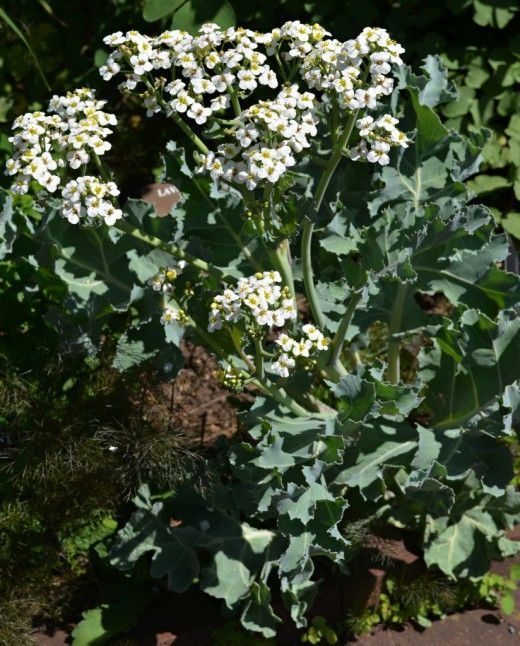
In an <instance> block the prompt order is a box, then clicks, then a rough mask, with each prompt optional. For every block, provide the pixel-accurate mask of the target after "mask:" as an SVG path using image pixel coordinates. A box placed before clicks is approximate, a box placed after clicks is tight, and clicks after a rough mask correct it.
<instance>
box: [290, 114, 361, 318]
mask: <svg viewBox="0 0 520 646" xmlns="http://www.w3.org/2000/svg"><path fill="white" fill-rule="evenodd" d="M357 115H358V111H357V110H356V112H353V113H352V114H351V115H350V117H349V119H348V120H347V122H346V124H345V128H344V130H343V132H342V133H341V136H340V137H339V139H338V140H337V142H336V143H335V146H334V148H333V149H332V153H331V156H330V159H329V161H328V163H327V165H326V166H325V168H324V169H323V172H322V174H321V177H320V180H319V182H318V186H317V188H316V193H315V195H314V199H313V209H314V212H315V213H317V212H318V211H319V209H320V207H321V203H322V202H323V198H324V197H325V193H326V191H327V188H328V186H329V184H330V180H331V179H332V176H333V175H334V171H335V170H336V168H337V166H338V164H339V161H340V159H341V155H342V152H343V148H344V147H345V146H346V145H347V143H348V140H349V138H350V135H351V134H352V130H353V128H354V124H355V122H356V119H357ZM313 232H314V223H313V222H312V220H311V219H309V218H308V217H306V218H305V220H304V223H303V235H302V266H303V283H304V285H305V293H306V294H307V299H308V301H309V307H310V309H311V312H312V315H313V317H314V320H315V322H316V324H317V325H318V326H319V327H321V328H324V327H325V318H324V316H323V312H322V311H321V307H320V303H319V299H318V294H317V293H316V287H315V285H314V275H313V271H312V253H311V250H312V234H313Z"/></svg>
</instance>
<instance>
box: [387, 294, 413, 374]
mask: <svg viewBox="0 0 520 646" xmlns="http://www.w3.org/2000/svg"><path fill="white" fill-rule="evenodd" d="M407 292H408V286H407V285H403V284H402V283H400V284H399V287H398V289H397V296H396V298H395V303H394V306H393V308H392V314H391V316H390V329H389V331H388V332H389V335H390V340H389V341H388V345H387V360H388V368H387V373H386V375H387V379H388V381H389V382H390V383H391V384H397V383H399V381H400V379H401V363H400V356H399V351H400V342H399V340H398V339H392V338H391V337H392V336H393V335H394V334H397V333H398V332H399V331H400V329H401V322H402V319H403V308H404V301H405V298H406V295H407Z"/></svg>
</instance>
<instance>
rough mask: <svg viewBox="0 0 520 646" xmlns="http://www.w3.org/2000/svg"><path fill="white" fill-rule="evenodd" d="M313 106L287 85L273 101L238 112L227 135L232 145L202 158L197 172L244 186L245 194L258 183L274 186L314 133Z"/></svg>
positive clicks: (306, 94)
mask: <svg viewBox="0 0 520 646" xmlns="http://www.w3.org/2000/svg"><path fill="white" fill-rule="evenodd" d="M314 102H315V97H314V95H313V94H311V93H310V92H304V93H300V92H299V90H298V87H297V86H296V85H291V86H287V87H285V88H284V89H283V90H282V91H281V92H280V93H279V94H278V96H277V97H276V98H275V99H274V100H272V101H260V102H259V103H255V104H254V105H253V106H251V107H250V108H248V109H247V110H244V111H243V112H242V114H241V117H240V123H239V125H238V126H237V127H235V128H234V129H233V130H232V131H231V137H232V141H231V142H229V143H225V144H221V145H219V146H218V149H217V150H218V154H217V155H216V154H215V153H212V152H210V153H209V154H208V155H202V156H201V163H200V166H199V167H198V169H197V170H198V171H199V172H203V171H206V172H209V174H210V175H211V177H212V178H213V179H220V178H223V179H225V180H227V181H234V182H237V183H238V184H245V186H246V188H248V189H249V190H253V189H254V188H255V187H256V186H258V184H260V183H262V182H269V183H271V184H274V183H276V182H277V181H278V180H279V179H280V177H281V175H282V174H283V173H284V172H285V171H286V170H287V169H288V168H289V167H291V166H294V164H296V159H295V154H296V153H299V152H301V151H302V150H303V149H304V148H309V147H310V145H311V144H310V141H309V137H314V136H315V135H316V133H317V129H316V124H317V122H318V119H317V118H316V117H315V116H314V114H313V108H314Z"/></svg>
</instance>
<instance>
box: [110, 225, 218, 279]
mask: <svg viewBox="0 0 520 646" xmlns="http://www.w3.org/2000/svg"><path fill="white" fill-rule="evenodd" d="M114 226H115V227H116V229H119V230H120V231H123V233H126V234H128V235H131V236H132V237H133V238H136V239H137V240H140V241H141V242H145V243H146V244H148V245H150V246H151V247H156V248H157V249H162V250H163V251H166V252H167V253H170V254H171V255H172V256H174V257H175V258H177V259H178V260H185V261H186V262H187V263H188V264H189V265H191V266H192V267H195V269H199V270H201V271H203V272H205V273H207V274H209V275H210V276H213V277H214V278H218V279H222V278H225V277H226V276H225V274H224V273H223V272H222V271H221V270H220V269H218V268H217V267H212V266H211V265H209V264H208V263H207V262H206V261H205V260H201V259H200V258H196V257H195V256H192V255H191V254H190V253H188V252H186V251H183V250H182V249H180V248H179V247H177V246H176V245H172V244H168V243H167V242H163V241H162V240H160V239H159V238H156V237H155V236H151V235H149V234H148V233H145V232H144V231H141V229H138V228H137V227H134V226H132V225H131V224H129V223H128V222H125V221H124V220H118V221H117V222H116V224H114Z"/></svg>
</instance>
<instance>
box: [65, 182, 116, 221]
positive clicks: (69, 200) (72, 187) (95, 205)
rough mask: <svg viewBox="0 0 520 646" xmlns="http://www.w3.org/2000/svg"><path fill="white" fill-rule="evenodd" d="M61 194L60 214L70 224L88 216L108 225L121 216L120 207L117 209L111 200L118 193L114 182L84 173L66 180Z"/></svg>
mask: <svg viewBox="0 0 520 646" xmlns="http://www.w3.org/2000/svg"><path fill="white" fill-rule="evenodd" d="M61 195H62V197H63V202H62V215H63V216H64V217H65V218H67V220H68V221H69V222H70V223H71V224H77V223H78V222H79V221H80V220H81V219H82V218H85V217H88V218H95V219H101V220H104V221H105V223H106V224H109V225H110V224H115V223H116V222H117V220H119V219H120V218H122V217H123V212H122V211H121V209H117V208H116V207H115V206H114V205H113V203H112V200H111V198H113V197H117V196H118V195H119V189H118V188H117V186H116V185H115V183H114V182H103V181H102V180H100V179H99V177H95V176H92V175H85V176H84V177H78V179H71V180H70V181H69V182H67V184H66V185H65V186H64V188H63V190H62V192H61Z"/></svg>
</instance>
